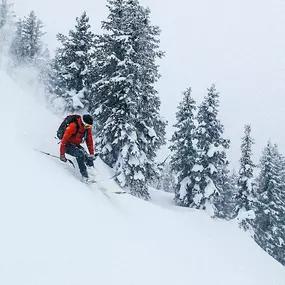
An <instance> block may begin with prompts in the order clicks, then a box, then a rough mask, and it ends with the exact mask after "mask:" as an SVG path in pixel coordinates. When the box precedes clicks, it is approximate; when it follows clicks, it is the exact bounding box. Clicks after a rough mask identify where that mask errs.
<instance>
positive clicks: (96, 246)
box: [0, 71, 285, 285]
mask: <svg viewBox="0 0 285 285" xmlns="http://www.w3.org/2000/svg"><path fill="white" fill-rule="evenodd" d="M40 101H41V100H37V98H36V97H35V96H34V95H31V94H28V93H26V92H24V91H23V90H22V88H20V87H19V86H17V84H16V83H15V82H14V81H13V80H12V79H11V78H10V77H9V76H7V75H6V74H5V73H4V72H3V71H0V102H1V103H0V104H1V107H0V110H1V117H2V124H1V125H2V136H1V140H0V149H1V150H2V153H1V164H0V284H1V285H2V284H3V285H19V284H21V285H47V284H50V285H63V284H64V285H75V284H76V285H77V284H78V285H82V284H84V285H89V284H90V285H91V284H92V285H94V284H100V285H103V284H106V285H110V284H116V285H160V284H161V285H162V284H163V285H173V284H177V285H184V284H185V285H188V284H195V285H213V284H219V285H229V284H230V285H240V284H243V285H255V284H256V285H284V284H285V269H284V267H282V266H281V265H280V264H278V263H277V262H276V261H274V260H273V259H272V258H270V257H269V256H268V255H267V254H266V253H265V252H263V251H262V250H261V249H260V248H259V247H258V246H257V245H256V244H255V243H254V242H253V241H252V240H251V239H250V238H249V237H248V236H247V235H246V234H244V233H243V232H242V231H241V230H239V229H238V228H237V227H236V225H235V224H231V223H226V222H222V221H214V220H212V219H210V218H209V217H208V216H207V214H206V213H203V212H199V211H194V210H190V209H184V208H178V207H174V206H173V205H172V204H171V197H169V194H164V193H161V192H157V191H156V190H153V189H152V193H153V196H154V198H155V199H154V201H153V203H149V202H145V201H142V200H139V199H137V198H134V197H132V196H130V195H120V196H114V195H113V196H110V198H108V197H106V196H105V195H104V194H103V193H102V192H101V191H100V189H98V188H97V187H96V186H95V185H93V186H92V187H88V186H86V185H84V184H82V183H81V182H80V181H79V180H78V179H77V174H76V173H75V172H74V170H73V169H72V168H71V167H70V166H69V165H67V164H63V163H61V162H60V161H58V160H56V159H52V158H50V157H48V156H45V155H42V154H40V153H38V152H35V151H34V148H39V149H43V150H46V151H48V152H52V153H54V154H57V153H58V145H57V142H56V140H55V139H54V134H55V130H56V128H57V126H58V124H59V122H60V118H58V117H56V116H54V115H53V114H51V113H50V112H49V111H48V110H46V109H45V107H44V106H43V105H42V104H41V103H40ZM96 170H97V172H98V178H99V179H101V178H104V177H108V176H110V175H111V174H112V170H111V169H109V168H108V167H106V166H105V165H104V163H103V162H102V161H100V160H97V161H96ZM101 185H102V186H104V187H106V188H115V187H118V186H117V185H116V184H115V183H114V182H113V181H105V182H102V183H101ZM161 201H163V203H160V202H161ZM168 201H169V203H168ZM159 205H160V206H159Z"/></svg>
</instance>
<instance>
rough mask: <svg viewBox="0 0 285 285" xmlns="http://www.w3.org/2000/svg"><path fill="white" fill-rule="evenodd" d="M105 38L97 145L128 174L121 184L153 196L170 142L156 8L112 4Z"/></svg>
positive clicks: (99, 59)
mask: <svg viewBox="0 0 285 285" xmlns="http://www.w3.org/2000/svg"><path fill="white" fill-rule="evenodd" d="M108 8H109V16H108V18H107V20H106V21H103V23H102V28H103V30H104V31H105V34H103V35H102V36H99V37H98V38H97V46H96V68H97V70H98V74H99V75H100V77H99V80H98V81H97V82H96V84H94V86H93V90H94V93H95V94H96V100H95V102H94V103H95V106H94V107H95V108H94V109H93V114H94V116H96V122H97V125H96V126H97V132H98V135H99V139H98V141H97V143H98V145H99V148H100V150H101V152H102V153H103V159H104V161H105V162H106V163H107V164H108V165H110V166H112V167H115V168H116V170H119V171H121V172H122V174H121V176H119V177H118V181H119V183H120V184H121V186H129V187H130V189H131V193H132V194H134V195H137V196H139V197H143V198H145V199H148V198H149V194H148V190H147V183H148V181H150V180H151V179H152V178H153V177H155V176H156V175H157V170H156V167H155V163H154V158H155V156H156V151H157V149H158V148H159V147H160V146H161V145H162V144H164V142H165V138H164V136H165V122H164V121H163V120H162V119H161V118H160V115H159V109H160V99H159V97H158V95H157V91H156V90H155V88H154V83H155V82H156V81H157V80H158V78H159V73H158V66H157V65H156V63H155V61H156V59H157V58H161V57H162V55H163V53H162V52H161V51H159V49H158V48H159V39H158V36H159V34H160V30H159V28H158V27H157V26H152V25H151V23H150V19H149V18H150V10H149V9H146V8H144V7H142V6H140V5H139V2H138V1H136V0H134V1H131V0H129V1H127V0H122V1H119V0H116V1H111V0H109V1H108Z"/></svg>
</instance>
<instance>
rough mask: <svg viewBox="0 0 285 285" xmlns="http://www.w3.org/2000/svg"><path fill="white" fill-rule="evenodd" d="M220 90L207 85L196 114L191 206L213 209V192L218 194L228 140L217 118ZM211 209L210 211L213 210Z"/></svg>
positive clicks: (225, 161) (225, 160)
mask: <svg viewBox="0 0 285 285" xmlns="http://www.w3.org/2000/svg"><path fill="white" fill-rule="evenodd" d="M218 108H219V93H218V92H216V88H215V85H212V86H211V88H210V89H208V94H207V95H206V97H205V99H204V101H203V102H202V104H201V106H199V111H198V115H197V120H198V127H197V130H196V134H195V138H196V139H197V149H198V156H197V158H196V164H195V165H194V167H193V171H194V172H196V178H195V185H194V187H193V190H192V191H193V192H192V193H193V203H192V205H191V207H195V208H198V209H206V208H207V206H209V209H211V210H213V200H214V196H216V195H218V192H219V190H218V180H219V176H220V175H221V173H219V171H220V169H222V166H223V165H225V164H227V158H226V152H225V150H226V149H228V148H229V140H227V139H224V138H223V132H224V127H223V125H222V124H221V122H220V121H219V119H218V112H219V110H218ZM212 212H213V211H212Z"/></svg>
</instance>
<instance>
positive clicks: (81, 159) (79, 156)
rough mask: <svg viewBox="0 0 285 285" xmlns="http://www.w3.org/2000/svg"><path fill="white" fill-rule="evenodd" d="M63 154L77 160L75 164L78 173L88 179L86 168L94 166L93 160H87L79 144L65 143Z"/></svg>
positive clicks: (84, 151) (86, 154)
mask: <svg viewBox="0 0 285 285" xmlns="http://www.w3.org/2000/svg"><path fill="white" fill-rule="evenodd" d="M65 152H66V153H67V154H69V155H71V156H74V157H75V158H76V160H77V164H78V167H79V170H80V173H81V175H82V176H83V177H86V178H88V172H87V167H86V165H87V166H94V164H93V160H92V159H90V158H89V155H88V153H87V152H86V150H85V149H84V147H82V146H81V145H79V144H72V143H69V142H68V143H67V144H66V149H65Z"/></svg>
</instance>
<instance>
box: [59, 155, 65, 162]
mask: <svg viewBox="0 0 285 285" xmlns="http://www.w3.org/2000/svg"><path fill="white" fill-rule="evenodd" d="M59 158H60V160H61V161H63V162H67V159H66V157H65V155H64V154H63V155H61V156H60V157H59Z"/></svg>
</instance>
